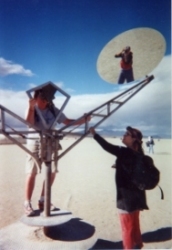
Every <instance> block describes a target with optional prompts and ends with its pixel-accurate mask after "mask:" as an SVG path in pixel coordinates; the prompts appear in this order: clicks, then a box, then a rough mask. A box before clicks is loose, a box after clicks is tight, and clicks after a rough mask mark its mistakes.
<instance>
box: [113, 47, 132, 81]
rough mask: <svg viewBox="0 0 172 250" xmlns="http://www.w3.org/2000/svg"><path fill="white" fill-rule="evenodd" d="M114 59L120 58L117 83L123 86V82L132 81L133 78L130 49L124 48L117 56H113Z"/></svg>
mask: <svg viewBox="0 0 172 250" xmlns="http://www.w3.org/2000/svg"><path fill="white" fill-rule="evenodd" d="M115 57H116V58H118V57H120V58H121V62H120V66H121V72H120V75H119V78H118V83H119V84H123V83H124V82H125V80H126V81H127V82H132V81H134V76H133V67H132V64H133V53H132V52H131V48H130V47H129V46H127V47H125V48H124V49H123V50H122V51H121V52H120V53H119V54H116V55H115Z"/></svg>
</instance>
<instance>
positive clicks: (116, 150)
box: [89, 128, 120, 156]
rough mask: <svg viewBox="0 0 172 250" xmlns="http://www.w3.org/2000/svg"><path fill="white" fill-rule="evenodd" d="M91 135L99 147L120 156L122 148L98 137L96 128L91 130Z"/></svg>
mask: <svg viewBox="0 0 172 250" xmlns="http://www.w3.org/2000/svg"><path fill="white" fill-rule="evenodd" d="M89 130H90V133H91V134H92V135H93V136H94V139H95V140H96V141H97V142H98V143H99V145H100V146H101V147H102V148H103V149H104V150H105V151H107V152H108V153H110V154H113V155H115V156H118V155H119V153H120V147H119V146H116V145H113V144H111V143H109V142H107V141H106V140H105V139H104V138H103V137H101V136H100V135H98V134H97V133H96V131H95V130H94V128H90V129H89Z"/></svg>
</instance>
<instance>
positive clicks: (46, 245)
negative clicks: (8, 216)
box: [0, 218, 97, 250]
mask: <svg viewBox="0 0 172 250" xmlns="http://www.w3.org/2000/svg"><path fill="white" fill-rule="evenodd" d="M73 220H74V222H72V223H69V222H67V223H66V224H65V223H64V224H63V227H62V225H61V226H57V227H54V233H55V234H56V233H57V237H52V238H51V237H47V236H45V235H44V234H43V231H42V229H41V228H37V227H29V226H27V225H24V224H23V223H21V222H16V223H14V224H11V225H9V226H7V227H5V228H2V229H0V249H2V250H10V249H11V250H32V249H37V250H49V249H50V250H56V249H70V250H76V249H79V250H86V249H90V248H91V247H92V246H93V245H94V244H95V242H96V241H97V235H96V232H95V230H93V228H94V227H93V226H92V225H91V224H88V223H87V222H84V221H83V220H78V219H77V218H73ZM68 223H69V224H68ZM71 224H72V225H71ZM52 228H53V227H52ZM59 234H60V237H59ZM78 234H79V236H78V237H77V235H78Z"/></svg>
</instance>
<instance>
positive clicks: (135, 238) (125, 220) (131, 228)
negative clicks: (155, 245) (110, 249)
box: [119, 210, 143, 249]
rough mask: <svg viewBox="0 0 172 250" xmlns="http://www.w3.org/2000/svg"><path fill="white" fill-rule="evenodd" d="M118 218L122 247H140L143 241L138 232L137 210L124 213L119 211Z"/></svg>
mask: <svg viewBox="0 0 172 250" xmlns="http://www.w3.org/2000/svg"><path fill="white" fill-rule="evenodd" d="M119 218H120V222H121V229H122V240H123V247H124V249H134V248H135V247H138V248H139V249H141V248H142V246H143V243H142V237H141V232H140V223H139V210H137V211H134V212H132V213H126V214H125V213H120V214H119Z"/></svg>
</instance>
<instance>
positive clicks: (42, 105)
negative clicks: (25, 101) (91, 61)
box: [24, 89, 90, 216]
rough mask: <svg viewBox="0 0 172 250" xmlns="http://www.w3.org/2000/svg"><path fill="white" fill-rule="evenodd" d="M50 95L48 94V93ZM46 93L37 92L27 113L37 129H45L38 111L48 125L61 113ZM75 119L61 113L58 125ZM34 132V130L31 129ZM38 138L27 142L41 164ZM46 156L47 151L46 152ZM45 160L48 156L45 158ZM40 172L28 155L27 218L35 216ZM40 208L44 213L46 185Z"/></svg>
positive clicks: (30, 121)
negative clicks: (34, 208) (34, 203)
mask: <svg viewBox="0 0 172 250" xmlns="http://www.w3.org/2000/svg"><path fill="white" fill-rule="evenodd" d="M47 93H48V92H47ZM47 93H46V91H43V90H41V89H40V90H36V91H35V95H34V98H33V99H30V100H29V108H28V110H27V113H26V121H27V122H29V123H30V124H33V125H35V126H36V127H37V128H39V129H40V130H41V129H44V125H43V123H42V121H41V119H40V117H39V115H38V113H37V110H36V108H35V107H36V106H37V109H38V110H39V111H40V112H41V114H42V116H43V117H44V119H45V121H46V122H47V124H53V121H54V120H55V118H56V117H57V115H58V113H59V111H60V110H59V109H58V108H56V107H55V106H54V104H53V102H52V99H54V97H53V96H49V95H48V94H47ZM89 120H90V117H87V118H86V117H84V118H82V119H81V120H79V121H76V122H75V124H73V125H79V124H83V123H85V122H86V121H89ZM73 121H74V120H73V119H69V118H67V117H66V116H65V115H64V114H63V113H61V115H60V117H59V120H58V123H63V124H65V125H68V124H70V123H71V122H73ZM30 130H31V131H32V130H33V129H32V128H30ZM33 135H34V134H30V135H29V136H30V137H33ZM35 137H36V138H32V139H31V138H30V139H28V140H27V147H28V149H29V150H30V151H31V152H32V153H33V154H34V155H35V157H36V158H37V160H38V161H39V162H40V161H41V158H40V149H41V146H42V145H41V143H40V138H39V134H36V136H35ZM45 155H46V151H45ZM54 155H55V154H54V152H53V155H52V160H53V161H52V173H51V185H52V184H53V182H54V180H55V177H56V173H57V172H58V170H57V159H54ZM43 157H44V158H45V157H46V156H43ZM41 165H42V162H40V166H41ZM39 171H40V169H39V167H38V166H37V165H36V163H35V161H34V159H33V158H32V156H31V155H29V154H28V155H27V159H26V182H25V202H24V210H25V214H26V215H27V216H33V215H34V214H35V212H34V210H33V208H32V205H31V198H32V193H33V190H34V187H35V180H36V175H37V173H38V172H39ZM38 208H39V209H40V210H41V211H43V210H44V183H43V186H42V191H41V194H40V200H39V201H38ZM50 209H51V210H53V209H55V206H54V205H53V204H51V208H50Z"/></svg>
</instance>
